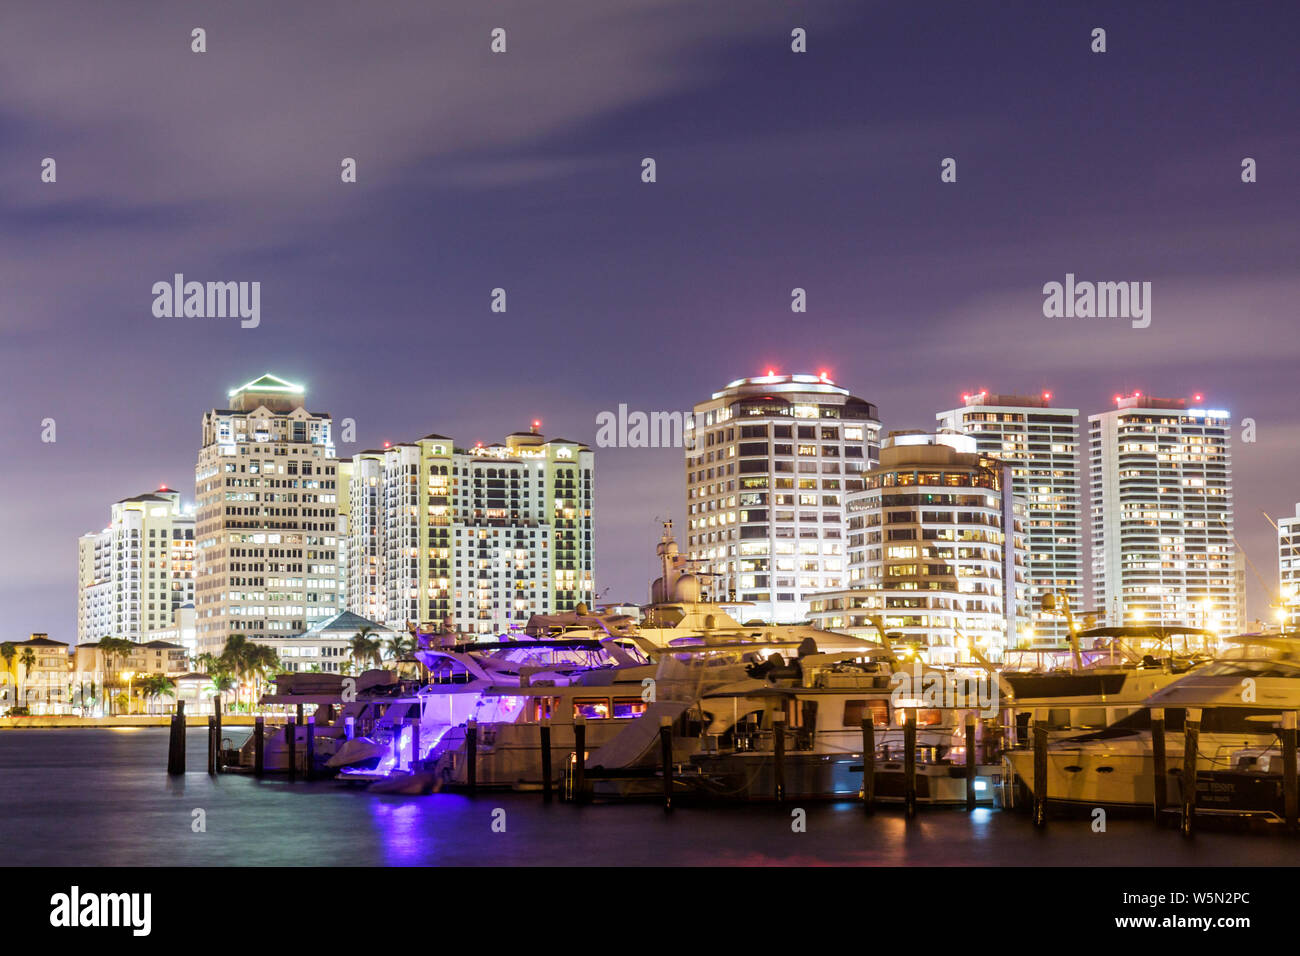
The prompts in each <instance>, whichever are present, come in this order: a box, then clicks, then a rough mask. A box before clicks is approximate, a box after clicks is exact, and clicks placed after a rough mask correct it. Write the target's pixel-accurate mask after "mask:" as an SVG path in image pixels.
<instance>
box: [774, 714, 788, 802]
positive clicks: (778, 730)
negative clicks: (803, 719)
mask: <svg viewBox="0 0 1300 956" xmlns="http://www.w3.org/2000/svg"><path fill="white" fill-rule="evenodd" d="M772 780H773V791H774V792H773V796H774V797H776V802H777V803H783V802H784V801H785V711H783V710H778V711H777V712H776V713H775V714H773V715H772Z"/></svg>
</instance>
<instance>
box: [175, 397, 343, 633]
mask: <svg viewBox="0 0 1300 956" xmlns="http://www.w3.org/2000/svg"><path fill="white" fill-rule="evenodd" d="M303 397H304V392H303V389H302V387H301V386H299V385H294V384H291V383H289V382H286V381H285V380H284V379H282V378H278V377H276V376H274V375H270V374H267V375H263V376H262V377H261V378H259V379H255V380H254V381H251V382H249V383H247V384H246V385H241V386H240V387H239V388H236V389H233V390H232V391H231V392H230V396H229V401H228V402H227V406H228V407H226V408H217V409H213V410H211V411H209V412H208V413H206V414H205V415H204V416H203V447H202V448H201V449H200V450H199V460H198V464H197V465H196V466H195V469H194V487H195V498H196V503H197V521H196V527H195V539H196V541H197V544H198V548H197V553H198V569H197V577H196V581H195V602H194V604H195V610H196V612H197V614H196V618H197V620H196V631H197V633H196V639H197V642H198V646H199V650H200V652H208V653H213V654H219V653H220V652H221V650H222V648H223V647H224V646H225V642H226V640H227V639H228V638H229V637H230V636H231V635H232V634H243V635H245V636H246V637H249V638H262V637H276V636H282V635H285V634H297V633H300V632H302V631H304V630H306V629H307V628H309V627H310V626H311V625H312V624H314V623H316V622H317V621H318V620H320V619H322V618H326V617H329V616H330V615H332V614H336V613H337V612H338V611H339V610H340V604H341V597H340V594H339V590H338V587H339V529H338V495H339V489H338V473H337V467H338V464H337V462H336V461H335V460H334V441H333V438H332V437H331V428H330V424H331V423H330V417H329V415H328V414H326V413H324V412H309V411H307V409H306V408H304V407H303Z"/></svg>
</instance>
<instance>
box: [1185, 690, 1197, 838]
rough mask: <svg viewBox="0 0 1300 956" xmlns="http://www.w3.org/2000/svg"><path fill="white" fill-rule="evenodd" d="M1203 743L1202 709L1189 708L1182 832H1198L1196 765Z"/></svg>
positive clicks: (1187, 833)
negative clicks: (1198, 752)
mask: <svg viewBox="0 0 1300 956" xmlns="http://www.w3.org/2000/svg"><path fill="white" fill-rule="evenodd" d="M1200 743H1201V709H1200V708H1199V707H1188V708H1187V716H1186V717H1185V718H1184V720H1183V814H1182V832H1183V835H1184V836H1191V835H1192V834H1193V833H1194V832H1195V831H1196V764H1197V759H1196V757H1197V751H1198V749H1199V747H1200Z"/></svg>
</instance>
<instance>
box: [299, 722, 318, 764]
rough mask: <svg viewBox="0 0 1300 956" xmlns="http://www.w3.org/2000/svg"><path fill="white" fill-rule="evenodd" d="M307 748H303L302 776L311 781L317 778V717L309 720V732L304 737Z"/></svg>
mask: <svg viewBox="0 0 1300 956" xmlns="http://www.w3.org/2000/svg"><path fill="white" fill-rule="evenodd" d="M304 742H305V743H306V746H305V747H304V748H303V759H302V763H303V768H302V775H303V777H304V779H306V780H311V779H312V778H313V777H314V776H315V770H316V715H315V714H312V716H310V717H308V718H307V732H306V734H305V735H304Z"/></svg>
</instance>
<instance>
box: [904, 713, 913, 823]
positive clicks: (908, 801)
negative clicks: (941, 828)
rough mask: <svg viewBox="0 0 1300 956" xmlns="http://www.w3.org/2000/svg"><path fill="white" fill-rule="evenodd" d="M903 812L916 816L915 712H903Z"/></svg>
mask: <svg viewBox="0 0 1300 956" xmlns="http://www.w3.org/2000/svg"><path fill="white" fill-rule="evenodd" d="M903 811H904V813H905V814H906V815H907V816H908V817H914V816H916V711H915V710H911V709H908V710H906V711H904V712H903Z"/></svg>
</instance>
